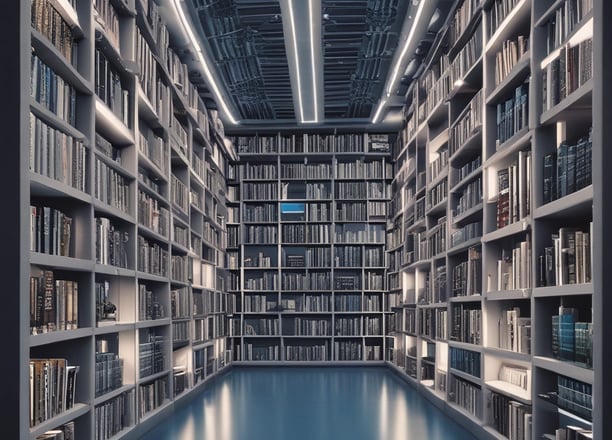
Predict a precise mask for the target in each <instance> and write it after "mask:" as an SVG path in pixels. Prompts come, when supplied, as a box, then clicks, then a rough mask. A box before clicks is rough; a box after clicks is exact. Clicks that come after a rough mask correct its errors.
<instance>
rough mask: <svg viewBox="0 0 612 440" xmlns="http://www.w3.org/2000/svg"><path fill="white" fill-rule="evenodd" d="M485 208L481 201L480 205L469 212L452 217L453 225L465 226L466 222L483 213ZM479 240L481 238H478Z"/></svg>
mask: <svg viewBox="0 0 612 440" xmlns="http://www.w3.org/2000/svg"><path fill="white" fill-rule="evenodd" d="M483 207H484V205H483V202H482V201H481V202H480V203H478V204H476V205H475V206H473V207H471V208H470V209H468V210H467V211H465V212H462V213H461V214H459V215H456V216H453V217H452V224H453V225H460V224H463V223H464V222H467V221H469V220H472V219H473V218H474V217H476V214H478V213H480V212H481V211H482V209H483ZM480 218H482V216H480ZM478 238H480V237H478ZM470 240H471V239H470Z"/></svg>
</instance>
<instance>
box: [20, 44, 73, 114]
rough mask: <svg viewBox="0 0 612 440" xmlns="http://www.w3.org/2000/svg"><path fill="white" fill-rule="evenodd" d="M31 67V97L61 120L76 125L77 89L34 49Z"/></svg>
mask: <svg viewBox="0 0 612 440" xmlns="http://www.w3.org/2000/svg"><path fill="white" fill-rule="evenodd" d="M30 69H31V72H32V74H31V76H30V93H31V97H32V98H33V99H34V100H35V101H36V102H38V103H39V104H40V105H42V106H43V107H44V108H46V109H47V110H49V111H50V112H51V113H53V114H55V115H56V116H58V117H59V118H60V119H61V120H63V121H65V122H67V123H68V124H70V125H72V126H75V124H76V111H77V93H76V89H75V88H74V87H73V86H72V85H71V84H69V83H68V82H66V81H65V80H64V78H62V77H61V76H59V75H58V74H57V73H56V72H55V71H54V70H53V69H52V68H51V67H49V66H48V65H47V64H45V63H44V62H43V61H42V60H41V59H40V58H39V57H38V55H37V54H36V52H34V51H32V57H31V66H30Z"/></svg>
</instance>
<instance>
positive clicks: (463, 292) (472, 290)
mask: <svg viewBox="0 0 612 440" xmlns="http://www.w3.org/2000/svg"><path fill="white" fill-rule="evenodd" d="M451 294H452V296H454V297H457V296H470V295H481V294H482V255H481V250H480V247H479V246H471V247H470V248H469V249H468V251H467V260H465V261H462V262H460V263H459V264H457V265H456V266H455V267H454V268H453V281H452V292H451Z"/></svg>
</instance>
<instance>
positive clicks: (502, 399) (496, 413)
mask: <svg viewBox="0 0 612 440" xmlns="http://www.w3.org/2000/svg"><path fill="white" fill-rule="evenodd" d="M491 414H492V416H493V427H494V428H495V430H496V431H497V432H499V433H500V434H502V435H504V436H506V437H507V438H510V439H514V440H530V439H531V436H532V420H533V416H532V412H531V407H530V406H528V405H525V404H523V403H520V402H517V401H515V400H512V399H511V398H509V397H508V396H504V395H503V394H498V393H491Z"/></svg>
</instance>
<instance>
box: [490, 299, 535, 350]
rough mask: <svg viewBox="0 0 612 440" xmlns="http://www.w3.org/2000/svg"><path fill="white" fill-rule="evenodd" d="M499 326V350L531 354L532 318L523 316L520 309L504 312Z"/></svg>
mask: <svg viewBox="0 0 612 440" xmlns="http://www.w3.org/2000/svg"><path fill="white" fill-rule="evenodd" d="M497 325H498V330H499V341H498V344H499V348H501V349H502V350H510V351H514V352H516V353H525V354H529V353H531V318H530V317H525V316H521V309H520V307H512V308H511V309H509V310H502V312H501V316H500V319H499V321H498V324H497Z"/></svg>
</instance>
